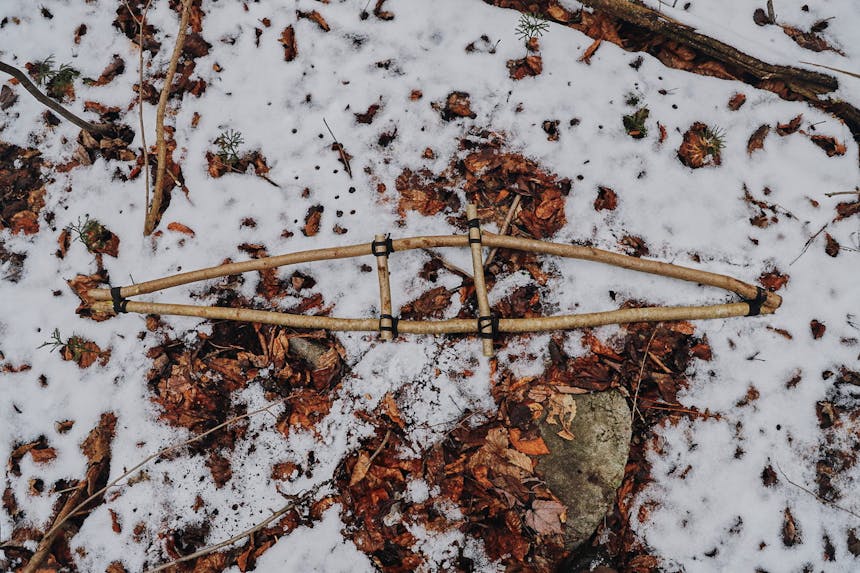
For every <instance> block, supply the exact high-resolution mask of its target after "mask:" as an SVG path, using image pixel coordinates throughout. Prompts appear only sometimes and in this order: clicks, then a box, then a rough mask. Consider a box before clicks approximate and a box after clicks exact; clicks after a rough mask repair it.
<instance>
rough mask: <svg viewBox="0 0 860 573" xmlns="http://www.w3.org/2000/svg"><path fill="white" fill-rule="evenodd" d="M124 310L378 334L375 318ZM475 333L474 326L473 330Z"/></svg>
mask: <svg viewBox="0 0 860 573" xmlns="http://www.w3.org/2000/svg"><path fill="white" fill-rule="evenodd" d="M92 308H93V310H95V311H96V312H113V303H112V302H108V301H100V302H96V303H94V304H93V307H92ZM126 311H128V312H135V313H138V314H167V315H172V316H194V317H198V318H206V319H210V320H213V319H214V320H236V321H240V322H258V323H260V324H274V325H277V326H287V327H290V328H307V329H313V330H320V329H323V330H335V331H340V332H378V331H379V319H378V318H334V317H330V316H311V315H306V314H288V313H285V312H272V311H268V310H253V309H250V308H229V307H225V306H197V305H193V304H165V303H158V302H137V301H133V300H130V301H128V302H127V303H126ZM472 330H474V326H473V328H472Z"/></svg>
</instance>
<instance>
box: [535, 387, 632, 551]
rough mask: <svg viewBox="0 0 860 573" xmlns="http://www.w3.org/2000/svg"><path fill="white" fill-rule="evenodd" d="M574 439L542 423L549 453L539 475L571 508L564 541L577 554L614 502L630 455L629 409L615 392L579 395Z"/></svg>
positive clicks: (576, 397) (569, 508)
mask: <svg viewBox="0 0 860 573" xmlns="http://www.w3.org/2000/svg"><path fill="white" fill-rule="evenodd" d="M575 400H576V417H575V418H574V419H573V425H572V428H571V431H572V433H573V435H574V436H575V437H574V439H573V440H565V439H562V438H560V437H559V436H558V435H557V434H556V432H558V431H559V430H560V429H561V428H560V427H559V426H558V425H551V424H547V423H546V422H545V421H542V422H541V423H540V430H541V436H542V437H543V439H544V441H545V442H546V444H547V447H548V448H549V450H550V454H548V455H545V456H540V458H539V459H540V461H539V463H538V470H539V471H540V472H541V473H542V474H543V476H544V478H545V479H546V483H547V485H549V488H550V489H551V490H552V492H553V493H554V494H555V495H556V496H558V498H559V499H560V500H561V502H562V503H564V504H565V505H566V506H567V508H568V509H567V524H566V525H565V532H564V536H565V542H566V544H567V547H568V548H569V549H575V548H576V547H578V546H579V545H580V544H582V542H583V541H585V540H587V539H588V538H589V537H591V534H592V533H594V530H595V529H596V528H597V526H598V525H599V524H600V522H601V521H602V520H603V517H604V515H606V512H607V511H608V510H609V509H611V507H612V504H613V502H614V501H615V492H616V490H617V489H618V487H619V486H620V485H621V480H622V478H623V477H624V466H625V465H626V464H627V456H628V454H629V453H630V436H631V423H630V422H631V420H630V408H628V406H627V402H626V401H625V399H624V397H623V396H621V394H620V393H619V392H617V391H615V390H610V391H606V392H597V393H594V394H582V395H578V396H575Z"/></svg>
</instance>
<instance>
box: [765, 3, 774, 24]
mask: <svg viewBox="0 0 860 573" xmlns="http://www.w3.org/2000/svg"><path fill="white" fill-rule="evenodd" d="M767 17H768V19H769V20H770V23H771V24H776V11H775V10H774V9H773V0H767Z"/></svg>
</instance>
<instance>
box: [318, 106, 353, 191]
mask: <svg viewBox="0 0 860 573" xmlns="http://www.w3.org/2000/svg"><path fill="white" fill-rule="evenodd" d="M323 123H324V124H325V128H326V129H327V130H328V132H329V134H330V135H331V138H332V139H333V140H334V144H335V146H336V147H337V152H338V153H340V160H341V161H342V162H343V168H344V169H345V170H346V174H347V175H349V178H350V179H352V167H350V166H349V158H348V157H347V156H346V153H345V152H344V150H343V145H341V143H340V142H339V141H338V140H337V138H336V137H335V136H334V132H333V131H332V130H331V128H330V127H329V126H328V122H327V121H326V120H325V118H323Z"/></svg>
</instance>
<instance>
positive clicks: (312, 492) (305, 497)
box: [144, 479, 332, 573]
mask: <svg viewBox="0 0 860 573" xmlns="http://www.w3.org/2000/svg"><path fill="white" fill-rule="evenodd" d="M331 481H332V480H330V479H329V480H326V481H324V482H320V483H319V484H317V485H315V486H314V487H312V488H311V489H309V490H308V491H306V492H304V493H303V494H301V495H293V496H288V497H289V498H290V502H289V503H287V504H286V505H285V506H284V507H282V508H281V509H279V510H277V511H274V512H272V515H270V516H269V517H267V518H266V519H264V520H263V521H261V522H260V523H258V524H257V525H255V526H253V527H250V528H248V529H246V530H245V531H242V532H241V533H237V534H236V535H234V536H233V537H231V538H230V539H225V540H224V541H221V542H218V543H216V544H214V545H210V546H208V547H204V548H203V549H201V550H199V551H195V552H194V553H191V554H189V555H184V556H182V557H180V558H179V559H174V560H173V561H171V562H170V563H165V564H164V565H159V566H158V567H155V568H153V569H147V570H146V571H145V572H144V573H158V572H159V571H164V570H165V569H170V568H171V567H174V566H176V565H178V564H180V563H184V562H186V561H191V560H193V559H197V558H199V557H203V556H204V555H209V554H210V553H214V552H216V551H218V550H219V549H221V548H223V547H227V546H228V545H232V544H234V543H236V542H237V541H241V540H243V539H245V538H246V537H248V536H250V535H253V534H254V533H256V532H258V531H260V530H261V529H263V528H264V527H266V526H267V525H269V524H270V523H272V522H273V521H275V520H276V519H278V518H279V517H281V516H282V515H284V514H285V513H287V512H288V511H290V510H293V509H295V508H296V507H297V506H299V505H301V504H303V503H307V502H308V501H309V500H311V499H313V498H314V496H316V494H317V492H318V491H319V490H320V489H322V487H323V486H325V485H329V484H330V483H331Z"/></svg>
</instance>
